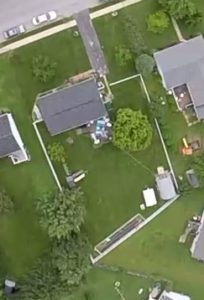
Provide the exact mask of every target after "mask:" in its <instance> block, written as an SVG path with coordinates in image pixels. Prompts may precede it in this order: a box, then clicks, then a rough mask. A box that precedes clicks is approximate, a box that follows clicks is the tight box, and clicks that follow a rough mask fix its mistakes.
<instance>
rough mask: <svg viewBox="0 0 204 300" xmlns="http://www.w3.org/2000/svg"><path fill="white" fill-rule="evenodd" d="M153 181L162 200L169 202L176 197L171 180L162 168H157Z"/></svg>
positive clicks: (169, 175)
mask: <svg viewBox="0 0 204 300" xmlns="http://www.w3.org/2000/svg"><path fill="white" fill-rule="evenodd" d="M155 180H156V185H157V189H158V192H159V196H160V198H161V199H162V200H171V199H173V198H175V197H176V196H177V193H176V189H175V185H174V182H173V178H172V175H171V173H170V172H169V171H167V170H164V168H163V167H158V168H157V174H156V175H155Z"/></svg>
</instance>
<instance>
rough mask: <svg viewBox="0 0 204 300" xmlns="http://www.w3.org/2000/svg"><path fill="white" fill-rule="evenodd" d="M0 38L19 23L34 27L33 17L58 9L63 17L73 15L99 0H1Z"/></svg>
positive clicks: (30, 27)
mask: <svg viewBox="0 0 204 300" xmlns="http://www.w3.org/2000/svg"><path fill="white" fill-rule="evenodd" d="M0 1H1V9H0V40H1V41H2V40H3V35H2V32H3V31H4V30H6V29H9V28H11V27H13V26H15V25H18V24H25V26H26V28H27V29H28V30H30V29H33V25H32V17H34V16H37V15H39V14H42V13H44V12H47V11H49V10H56V11H57V13H58V15H59V16H61V17H64V16H71V15H72V14H74V13H77V12H79V11H80V10H83V9H85V8H88V7H93V6H95V5H97V4H99V0H0Z"/></svg>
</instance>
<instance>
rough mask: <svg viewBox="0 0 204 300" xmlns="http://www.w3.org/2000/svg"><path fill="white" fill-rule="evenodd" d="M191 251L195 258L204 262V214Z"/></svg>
mask: <svg viewBox="0 0 204 300" xmlns="http://www.w3.org/2000/svg"><path fill="white" fill-rule="evenodd" d="M190 251H191V255H192V257H193V258H195V259H197V260H200V261H203V262H204V212H203V214H202V218H201V221H200V226H199V228H198V232H197V235H196V237H195V238H194V241H193V243H192V245H191V249H190Z"/></svg>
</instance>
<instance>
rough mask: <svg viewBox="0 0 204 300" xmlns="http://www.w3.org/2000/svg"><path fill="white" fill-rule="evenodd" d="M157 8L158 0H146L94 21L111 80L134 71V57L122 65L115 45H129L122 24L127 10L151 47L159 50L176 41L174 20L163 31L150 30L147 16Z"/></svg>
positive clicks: (153, 49) (152, 49)
mask: <svg viewBox="0 0 204 300" xmlns="http://www.w3.org/2000/svg"><path fill="white" fill-rule="evenodd" d="M158 9H159V6H158V4H157V1H155V0H145V1H141V3H137V4H134V5H130V6H129V7H127V8H125V9H123V10H120V11H118V15H117V16H116V17H113V16H111V15H106V16H103V17H100V18H97V19H95V20H94V21H93V22H94V25H95V28H96V31H97V33H98V36H99V39H100V41H101V44H102V46H103V50H104V52H105V55H106V58H107V62H108V66H109V69H110V74H109V75H108V77H109V80H111V81H115V80H119V79H121V78H124V77H127V76H130V75H132V74H135V63H134V60H132V61H130V63H129V64H127V65H126V66H122V67H121V66H119V65H118V62H117V60H116V58H115V48H116V47H117V46H119V45H123V46H126V47H127V48H128V41H127V36H126V35H125V32H124V25H123V22H124V21H123V20H124V17H123V15H124V14H128V15H129V16H131V17H132V18H133V20H134V21H135V22H136V24H137V26H138V29H139V31H140V32H141V34H142V36H143V38H144V40H145V43H146V45H147V47H148V49H149V50H150V51H155V50H159V49H162V48H165V47H168V46H170V45H172V44H175V43H176V42H177V37H176V34H175V31H174V29H173V27H172V25H171V23H170V26H169V28H168V29H167V30H166V31H165V32H164V33H163V34H154V33H151V32H148V31H147V25H146V18H147V16H148V15H149V14H151V13H155V12H156V11H157V10H158Z"/></svg>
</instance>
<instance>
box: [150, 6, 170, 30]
mask: <svg viewBox="0 0 204 300" xmlns="http://www.w3.org/2000/svg"><path fill="white" fill-rule="evenodd" d="M168 27H169V16H168V15H167V14H166V13H165V12H164V11H163V10H159V11H157V12H156V13H154V14H151V15H149V16H148V17H147V29H148V31H150V32H153V33H159V34H161V33H163V32H164V31H165V30H166V29H167V28H168Z"/></svg>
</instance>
